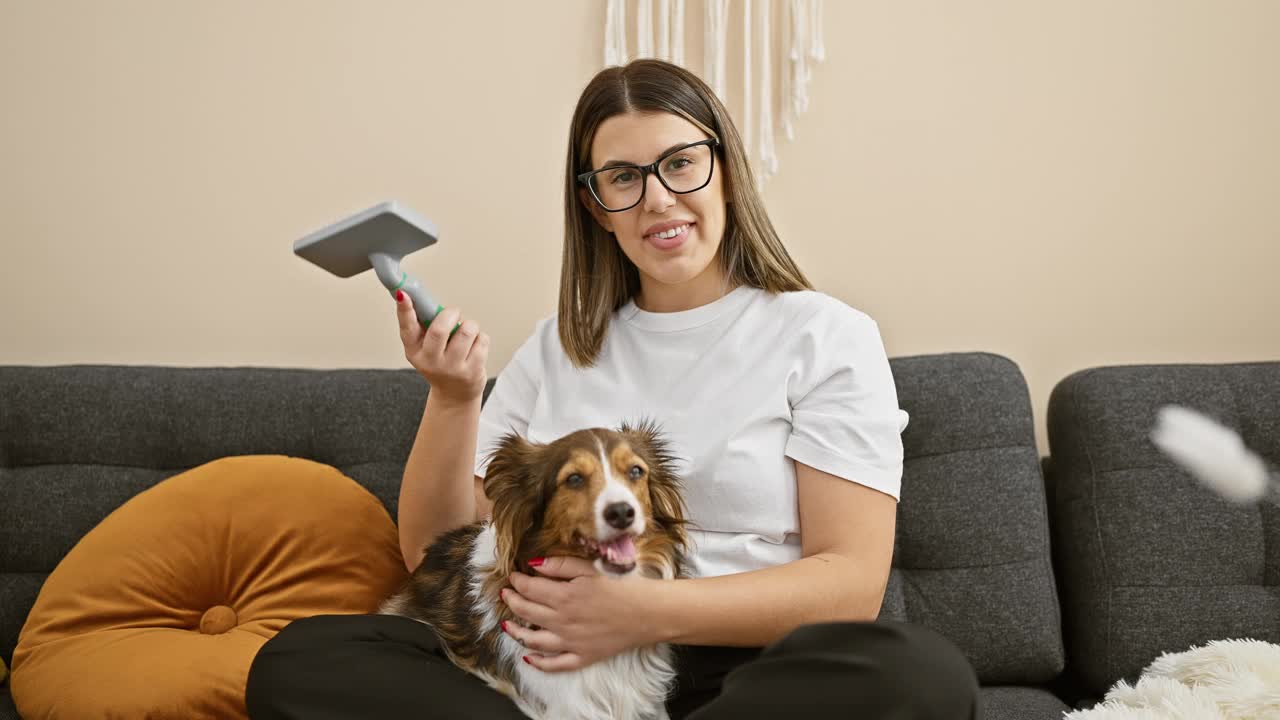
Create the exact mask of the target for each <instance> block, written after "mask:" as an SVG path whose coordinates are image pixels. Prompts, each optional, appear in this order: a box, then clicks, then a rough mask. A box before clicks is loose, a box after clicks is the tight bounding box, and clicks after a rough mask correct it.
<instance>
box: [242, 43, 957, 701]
mask: <svg viewBox="0 0 1280 720" xmlns="http://www.w3.org/2000/svg"><path fill="white" fill-rule="evenodd" d="M397 305H398V307H397V313H398V320H399V325H400V333H401V338H402V340H403V342H404V345H405V352H406V357H407V358H408V360H409V362H410V363H411V364H412V365H413V366H414V367H415V368H417V369H418V370H419V372H421V374H422V375H423V376H424V377H425V378H426V379H427V381H428V382H429V383H430V385H431V392H430V393H429V396H428V400H427V407H426V411H425V413H424V416H423V419H422V424H421V426H420V428H419V432H418V436H417V440H416V442H415V445H414V447H413V450H412V452H411V453H410V455H409V460H408V463H407V466H406V468H405V475H404V480H403V484H402V487H401V491H400V517H399V529H400V539H401V549H402V550H403V553H404V557H405V562H406V565H407V566H408V567H409V568H410V569H412V568H414V567H416V566H417V564H418V562H419V561H420V560H421V558H422V555H423V550H424V548H425V547H426V546H427V545H428V544H429V543H430V541H431V540H432V539H433V538H434V537H435V536H437V535H438V534H439V533H441V532H444V531H445V530H448V529H450V528H453V527H456V526H459V525H463V524H465V523H469V522H472V521H474V520H476V519H477V518H483V517H486V516H487V515H488V512H489V503H488V501H487V499H486V498H485V497H484V493H483V491H482V489H481V483H480V479H481V477H483V475H484V471H485V458H486V456H487V454H488V450H489V449H490V447H489V446H490V444H491V443H492V442H493V441H494V440H496V439H497V438H498V437H499V436H500V435H501V434H502V433H504V432H506V431H508V430H511V429H515V430H516V431H518V432H520V433H521V434H522V435H524V436H525V437H527V438H528V439H530V440H533V441H537V442H548V441H550V440H553V439H555V438H557V437H559V436H561V435H564V434H566V433H568V432H571V431H573V430H575V429H578V428H583V427H592V426H607V427H616V426H617V425H618V424H619V423H620V422H621V421H623V420H627V419H637V418H640V417H647V418H652V419H654V420H656V421H658V422H659V423H660V425H661V427H662V430H663V432H664V435H665V436H666V437H667V438H668V440H669V441H670V442H671V443H672V448H673V450H674V451H675V454H676V455H677V456H678V457H680V458H681V460H682V462H683V463H684V465H683V467H682V468H681V475H682V476H683V478H684V493H685V501H686V503H687V506H688V518H689V520H690V521H691V528H690V530H691V532H690V535H691V539H692V541H693V545H694V546H693V553H692V558H691V561H692V566H693V574H694V576H695V577H693V578H689V579H678V580H658V579H652V578H645V577H641V576H638V575H637V576H630V577H627V578H625V579H622V580H618V579H612V578H610V579H605V578H601V577H599V576H597V575H596V574H595V570H594V569H593V568H592V566H591V565H590V564H589V563H588V562H587V561H584V560H579V559H574V558H556V557H552V558H546V559H545V561H544V562H543V564H542V565H541V566H540V567H539V568H538V569H537V576H530V575H525V574H522V573H514V574H512V576H511V579H510V583H511V587H510V589H509V590H507V591H505V592H504V600H505V601H506V603H507V604H508V605H509V606H510V608H511V609H512V611H513V612H515V613H516V615H518V616H519V617H521V618H522V619H524V620H525V621H526V625H525V626H517V625H510V626H509V630H508V632H509V633H510V634H511V635H513V636H514V637H515V638H516V639H517V640H518V641H520V642H521V644H522V645H524V646H525V647H527V648H528V649H529V655H528V657H527V662H529V663H531V664H532V665H534V666H535V667H537V668H538V669H540V670H542V671H544V672H549V673H551V672H563V671H566V670H573V669H577V668H581V667H583V666H585V665H588V664H591V663H593V662H596V661H599V660H601V659H603V658H607V657H610V656H612V655H614V654H616V653H618V652H621V651H623V650H625V649H628V648H631V647H638V646H643V645H651V644H653V643H655V642H660V641H661V642H669V643H673V644H675V645H676V647H677V658H678V665H679V670H680V675H679V677H678V687H677V688H676V690H675V693H674V695H673V697H672V698H671V699H670V701H669V702H668V709H669V711H670V713H671V716H672V717H673V718H682V717H686V716H688V717H693V718H697V719H698V720H709V719H712V718H737V719H742V718H757V717H759V718H766V717H767V718H779V717H788V718H795V717H800V718H807V717H858V718H889V717H892V718H939V719H941V718H956V719H968V718H973V717H976V712H977V703H978V701H977V698H978V690H977V682H976V679H975V677H974V673H973V670H972V669H971V668H970V667H969V665H968V663H967V662H966V660H965V659H964V657H963V656H962V655H961V654H960V652H959V651H958V650H957V649H956V648H955V647H954V646H953V645H951V644H950V643H949V642H947V641H946V640H944V639H943V638H941V637H940V636H938V635H936V634H935V633H932V632H930V631H928V630H926V629H924V628H922V627H918V626H914V625H906V624H899V623H890V622H884V621H879V622H878V621H876V617H877V615H878V613H879V610H880V604H881V602H882V599H883V596H884V592H885V587H886V583H887V582H888V577H889V567H890V560H891V558H892V553H893V541H894V530H895V521H896V513H897V500H898V494H899V487H900V483H901V476H902V459H903V458H902V442H901V431H902V429H903V428H904V427H905V426H906V423H907V414H906V413H905V412H904V411H903V410H901V409H900V408H899V407H898V403H897V393H896V390H895V387H894V382H893V377H892V375H891V374H890V371H889V363H888V360H887V358H886V356H885V351H884V347H883V344H882V342H881V338H880V334H879V330H878V327H877V325H876V323H875V321H874V320H872V319H871V318H870V317H868V316H867V315H865V314H864V313H862V312H859V311H857V310H855V309H853V308H850V307H849V306H847V305H845V304H844V303H842V302H840V301H838V300H836V299H834V298H831V297H829V296H827V295H824V294H822V293H818V292H815V291H814V290H812V288H811V286H810V285H809V282H808V281H807V280H806V279H805V277H804V275H803V274H802V273H801V272H800V270H799V268H798V267H796V264H795V263H794V262H793V261H792V259H791V257H790V256H789V255H788V253H787V251H786V249H785V248H784V247H783V245H782V242H781V241H780V240H779V239H778V236H777V233H776V232H775V231H774V228H773V225H772V224H771V223H770V221H769V218H768V215H767V214H766V212H765V209H764V205H763V203H762V202H761V200H760V198H759V197H758V195H757V194H756V191H755V182H754V179H753V177H752V173H751V169H750V167H749V165H748V162H747V157H746V153H745V152H744V149H743V147H742V141H741V138H740V137H739V135H738V132H737V130H736V129H735V128H734V126H733V123H732V121H731V120H730V118H729V115H728V113H727V111H726V110H725V108H724V106H723V105H722V104H721V103H720V101H719V100H718V98H717V97H716V96H715V94H714V93H713V92H712V91H711V90H710V89H709V88H708V87H707V85H706V84H704V83H703V82H702V81H701V80H700V79H699V78H697V76H695V75H693V74H692V73H690V72H688V71H687V70H685V69H683V68H680V67H678V66H676V65H672V64H669V63H664V62H660V61H656V60H638V61H635V62H632V63H630V64H629V65H627V66H625V67H611V68H608V69H606V70H603V71H601V72H600V73H599V74H598V75H596V77H595V78H594V79H593V80H592V81H591V82H590V83H589V84H588V86H587V87H586V89H585V90H584V91H583V93H582V96H581V98H580V99H579V102H578V106H577V109H576V110H575V112H574V116H573V122H572V126H571V129H570V133H569V148H568V163H567V168H566V177H565V241H564V257H563V265H562V270H561V279H560V301H559V311H558V313H557V314H556V316H555V317H551V318H547V319H546V320H544V321H542V322H541V323H539V324H538V326H537V328H536V329H535V331H534V332H533V334H532V336H531V337H530V338H529V339H528V340H527V341H526V342H525V343H524V344H523V345H522V346H521V347H520V348H519V349H518V350H517V351H516V353H515V355H514V356H513V357H512V359H511V362H510V364H509V365H508V366H507V367H506V368H505V369H504V370H503V372H502V373H501V375H500V377H499V379H498V380H497V382H496V384H495V386H494V389H493V391H492V394H491V395H490V397H489V398H488V401H487V402H486V403H485V404H484V407H483V409H482V408H481V393H482V390H483V387H484V383H485V359H486V357H487V351H488V347H489V340H488V337H487V336H486V335H485V334H484V333H483V332H481V331H480V329H479V327H478V326H477V324H476V323H475V321H474V320H471V319H467V318H464V317H463V316H462V315H461V313H460V312H459V311H458V310H457V309H456V308H446V309H445V310H444V311H443V312H441V313H440V315H439V317H438V318H437V320H436V321H434V322H433V323H432V325H431V327H430V328H428V329H427V330H426V331H423V329H422V328H420V327H419V326H418V323H417V322H416V321H415V319H414V313H413V309H412V307H411V305H410V301H409V300H408V298H407V297H403V298H400V299H398V302H397ZM459 323H460V324H459ZM455 327H456V328H457V329H456V332H454V333H453V334H452V335H450V333H449V331H450V330H451V329H453V328H455ZM529 626H536V627H537V629H536V630H535V629H531V628H530V627H529ZM247 701H248V706H249V711H250V714H251V716H253V717H255V718H274V717H306V718H338V717H343V718H346V717H351V718H355V717H379V718H381V717H400V716H406V717H408V716H414V717H440V718H445V717H495V718H496V717H504V718H518V717H521V715H520V713H519V712H518V711H517V710H516V709H515V707H514V705H513V704H512V703H511V702H510V701H508V700H507V699H506V698H504V697H502V696H500V695H499V694H497V693H496V692H494V691H492V690H490V689H489V688H487V687H486V686H484V685H483V683H481V682H480V681H479V680H476V679H474V678H472V677H470V676H469V675H466V674H465V673H463V672H462V671H461V670H458V669H456V668H454V667H453V666H452V665H450V664H449V663H448V661H447V660H445V659H444V656H443V653H442V652H441V651H440V650H439V648H438V646H437V644H436V642H435V640H434V637H433V636H432V633H431V631H430V629H428V628H427V627H425V626H423V625H421V624H419V623H417V622H414V621H412V620H406V619H404V618H398V617H392V616H320V617H315V618H305V619H302V620H298V621H295V622H293V623H291V624H290V625H289V626H288V627H286V628H285V629H284V630H283V631H281V633H279V634H278V635H277V636H276V637H275V638H273V639H272V640H271V641H270V642H268V643H267V644H266V645H265V646H264V648H263V650H262V652H261V653H260V654H259V655H258V657H257V659H256V660H255V663H254V666H253V669H252V671H251V674H250V678H249V688H248V693H247Z"/></svg>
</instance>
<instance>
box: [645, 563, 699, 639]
mask: <svg viewBox="0 0 1280 720" xmlns="http://www.w3.org/2000/svg"><path fill="white" fill-rule="evenodd" d="M649 582H650V583H652V588H651V589H650V591H649V593H647V596H648V600H647V601H645V602H642V603H641V604H640V614H641V618H640V619H641V620H642V621H643V622H642V624H643V626H644V627H645V628H647V635H648V638H647V639H648V643H647V644H656V643H671V642H678V640H679V638H680V637H681V636H683V634H684V629H683V626H682V623H683V622H684V619H685V614H684V613H682V612H681V608H682V607H687V606H686V605H683V604H682V603H681V601H680V597H681V596H682V595H683V592H684V590H685V587H684V586H685V585H687V584H688V580H657V579H650V580H649Z"/></svg>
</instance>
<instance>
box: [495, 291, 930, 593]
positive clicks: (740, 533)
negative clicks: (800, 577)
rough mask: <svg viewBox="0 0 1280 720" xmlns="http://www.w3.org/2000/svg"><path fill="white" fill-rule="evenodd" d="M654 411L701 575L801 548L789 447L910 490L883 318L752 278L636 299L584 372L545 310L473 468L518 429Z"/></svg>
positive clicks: (509, 374) (555, 433)
mask: <svg viewBox="0 0 1280 720" xmlns="http://www.w3.org/2000/svg"><path fill="white" fill-rule="evenodd" d="M642 418H649V419H652V420H655V421H657V423H658V425H659V427H660V430H661V431H662V433H663V435H664V436H665V438H666V439H667V441H668V444H669V448H670V449H671V451H672V453H673V454H674V455H675V456H676V458H677V463H676V467H677V469H678V471H679V473H680V475H681V479H682V481H683V486H684V497H685V502H686V504H687V506H688V518H687V519H688V520H689V521H690V527H689V530H690V539H691V540H692V541H693V547H692V548H691V550H692V552H691V553H690V554H691V558H690V559H691V561H692V563H691V564H692V567H691V571H692V572H693V574H695V575H698V576H704V577H709V576H714V575H724V574H728V573H736V572H744V571H748V570H756V569H760V568H764V567H769V566H772V565H778V564H782V563H786V562H790V561H792V560H798V559H799V558H800V557H801V552H800V551H801V548H800V537H799V531H800V518H799V513H798V508H797V503H796V500H797V496H796V475H795V465H794V464H793V463H792V459H794V460H796V461H798V462H802V463H805V464H806V465H810V466H812V467H814V468H817V469H819V470H822V471H825V472H828V473H831V474H832V475H837V476H839V477H842V478H845V479H847V480H850V481H853V482H857V483H861V484H863V485H866V486H869V487H872V488H875V489H876V490H879V491H881V492H884V493H887V494H889V495H892V496H893V497H894V498H895V499H896V498H898V494H899V489H900V486H901V481H902V437H901V434H902V430H903V429H904V428H906V426H907V420H908V417H907V413H906V411H904V410H902V409H901V408H899V407H898V397H897V390H896V388H895V386H894V382H893V376H892V375H891V374H890V372H889V361H888V358H887V357H886V356H885V350H884V345H883V343H882V341H881V338H880V331H879V327H878V326H877V325H876V322H875V321H874V320H873V319H871V318H870V317H869V316H867V315H866V314H865V313H862V312H860V311H858V310H855V309H853V308H851V307H849V306H848V305H846V304H844V303H843V302H841V301H840V300H837V299H835V298H832V297H830V296H828V295H824V294H822V293H819V292H812V291H802V292H787V293H778V294H771V293H768V292H766V291H764V290H760V289H758V288H751V287H745V286H741V287H738V288H736V289H734V290H732V291H731V292H729V293H728V294H727V295H724V296H723V297H721V298H719V299H718V300H715V301H714V302H711V303H709V304H707V305H703V306H701V307H696V308H693V309H692V310H685V311H681V312H671V313H653V312H646V311H644V310H641V309H639V308H638V307H636V305H635V303H634V302H630V303H628V304H626V305H625V306H623V307H622V308H619V310H618V311H617V312H615V313H614V315H613V318H612V319H611V322H610V323H609V329H608V334H607V335H606V337H605V341H604V345H603V347H602V349H601V353H600V357H599V359H598V361H597V363H596V365H595V366H594V367H591V368H588V369H585V370H580V369H577V368H575V367H574V366H573V364H572V363H571V362H570V361H569V357H568V355H566V354H565V352H564V349H563V348H562V347H561V345H560V338H559V335H558V333H557V319H556V318H555V317H554V316H552V317H550V318H546V319H544V320H542V321H540V322H539V323H538V324H537V327H536V329H535V330H534V333H533V335H532V336H531V337H530V338H529V339H528V340H527V341H526V342H525V343H524V344H523V345H522V346H521V347H520V348H519V349H518V350H517V351H516V353H515V354H514V355H513V356H512V358H511V362H510V363H509V364H508V365H507V367H506V368H505V369H504V370H503V371H502V373H501V374H500V375H499V376H498V379H497V381H496V384H495V385H494V387H493V391H492V392H491V394H490V396H489V399H488V401H487V402H486V403H485V406H484V409H483V410H482V412H481V414H480V426H479V438H478V443H477V454H476V474H477V475H480V476H483V475H484V472H485V467H486V459H487V455H488V453H489V452H490V451H491V450H492V449H493V446H494V443H495V442H496V440H497V439H498V438H499V437H500V436H501V435H503V434H504V433H506V432H510V431H513V430H514V431H515V432H518V433H520V434H521V435H523V436H524V437H526V438H527V439H529V440H530V441H532V442H539V443H545V442H551V441H553V440H555V439H556V438H558V437H561V436H562V435H565V434H568V433H570V432H573V431H574V430H580V429H582V428H588V427H611V428H616V427H617V426H618V425H619V424H621V423H622V422H623V421H624V420H632V421H638V420H640V419H642Z"/></svg>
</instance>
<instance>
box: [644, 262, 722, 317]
mask: <svg viewBox="0 0 1280 720" xmlns="http://www.w3.org/2000/svg"><path fill="white" fill-rule="evenodd" d="M731 290H733V287H732V286H730V285H729V282H728V278H726V277H725V276H724V273H722V272H720V269H719V268H718V267H716V266H715V263H713V264H712V266H711V267H708V268H707V269H706V270H704V271H703V272H702V274H700V275H698V276H697V277H695V278H692V279H690V280H688V281H686V282H683V283H680V284H678V285H666V284H663V283H660V282H658V281H657V280H654V279H652V278H648V277H645V276H644V274H643V273H642V274H641V275H640V292H639V293H637V294H636V297H635V303H636V307H638V308H640V309H641V310H644V311H646V312H655V313H669V312H680V311H682V310H692V309H693V308H696V307H702V306H703V305H707V304H709V303H712V302H715V301H716V300H719V299H720V298H722V297H724V296H725V295H727V294H728V293H729V291H731Z"/></svg>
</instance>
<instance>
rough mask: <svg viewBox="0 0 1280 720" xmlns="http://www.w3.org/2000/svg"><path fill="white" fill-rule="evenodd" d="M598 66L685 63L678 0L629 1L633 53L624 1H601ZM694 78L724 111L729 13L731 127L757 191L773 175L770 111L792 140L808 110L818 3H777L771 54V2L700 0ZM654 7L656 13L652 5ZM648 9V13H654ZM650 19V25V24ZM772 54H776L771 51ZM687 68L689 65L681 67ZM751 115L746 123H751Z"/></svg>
mask: <svg viewBox="0 0 1280 720" xmlns="http://www.w3.org/2000/svg"><path fill="white" fill-rule="evenodd" d="M605 2H606V3H607V9H606V12H605V27H604V64H605V66H606V67H607V66H610V65H625V64H626V63H627V62H628V61H630V60H634V59H636V58H642V57H653V58H658V59H660V60H667V61H669V62H673V63H675V64H677V65H680V66H683V67H689V66H688V65H687V64H686V62H685V53H684V51H685V32H684V27H685V22H684V20H685V6H686V3H685V0H632V2H633V4H634V9H635V33H634V35H635V52H632V53H628V52H627V21H626V15H627V0H605ZM701 2H702V5H703V24H702V29H703V32H702V37H703V43H702V68H701V71H702V72H701V76H702V79H703V80H704V81H705V82H706V83H707V85H709V86H711V89H712V90H714V91H715V93H716V95H717V96H719V98H720V100H721V102H723V103H725V106H726V107H729V98H728V97H727V95H726V88H725V67H726V41H727V39H728V32H729V24H730V16H734V17H735V18H736V19H735V21H734V24H735V25H737V26H738V27H740V28H741V31H742V98H741V100H742V114H741V117H739V118H738V123H737V124H738V128H739V129H740V131H741V133H742V140H743V143H744V144H745V145H746V149H747V154H748V155H749V156H751V161H752V164H753V166H754V168H755V171H756V185H757V189H760V190H763V189H764V184H765V181H766V180H768V179H769V178H770V177H771V176H773V175H774V174H775V173H777V171H778V156H777V153H776V151H775V146H774V134H775V130H774V128H775V124H774V121H773V120H774V114H775V112H776V113H777V114H778V115H779V116H780V119H781V125H782V132H783V134H784V135H785V136H786V138H787V140H794V139H795V121H796V118H798V117H799V116H800V115H801V114H802V113H804V112H805V111H807V110H808V109H809V80H810V77H811V72H812V66H813V65H814V64H816V63H820V62H822V61H823V60H824V59H826V50H825V48H824V47H823V43H822V3H823V0H777V4H778V5H780V7H779V8H778V9H779V10H780V11H781V12H780V14H779V16H780V20H781V27H780V28H779V35H781V37H782V38H784V40H783V41H782V42H778V43H776V47H777V49H776V50H774V47H775V43H774V37H773V35H774V30H773V21H774V19H775V11H774V6H775V0H737V1H736V2H733V3H730V0H701ZM655 5H656V6H657V7H656V8H655V7H654V6H655ZM655 11H656V12H655ZM655 15H656V17H657V24H656V26H655V24H654V18H655ZM775 52H776V53H780V54H781V57H777V56H775V54H774V53H775ZM775 67H778V68H779V69H780V70H779V73H778V74H779V77H778V80H777V83H778V86H779V96H780V102H778V103H777V106H776V107H775V103H774V100H773V98H774V94H773V88H774V79H773V69H774V68H775ZM689 69H690V70H694V68H689ZM753 117H754V119H755V120H754V122H753Z"/></svg>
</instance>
